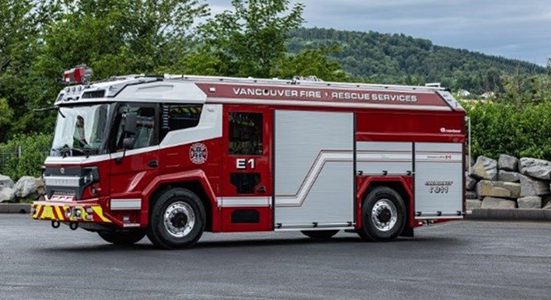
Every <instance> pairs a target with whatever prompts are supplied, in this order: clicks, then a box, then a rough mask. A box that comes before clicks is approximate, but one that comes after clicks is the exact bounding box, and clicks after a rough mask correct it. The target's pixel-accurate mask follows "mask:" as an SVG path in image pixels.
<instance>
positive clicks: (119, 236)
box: [98, 230, 145, 246]
mask: <svg viewBox="0 0 551 300" xmlns="http://www.w3.org/2000/svg"><path fill="white" fill-rule="evenodd" d="M98 235H99V236H100V237H101V238H102V239H103V240H104V241H106V242H108V243H111V244H115V245H123V246H129V245H133V244H135V243H137V242H139V241H140V240H141V239H143V237H144V236H145V231H144V230H132V231H99V232H98Z"/></svg>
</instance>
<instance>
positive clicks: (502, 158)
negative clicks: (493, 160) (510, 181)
mask: <svg viewBox="0 0 551 300" xmlns="http://www.w3.org/2000/svg"><path fill="white" fill-rule="evenodd" d="M497 167H498V168H499V169H500V170H505V171H517V170H518V158H516V157H514V156H511V155H507V154H501V155H499V158H498V160H497Z"/></svg>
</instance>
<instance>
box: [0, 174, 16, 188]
mask: <svg viewBox="0 0 551 300" xmlns="http://www.w3.org/2000/svg"><path fill="white" fill-rule="evenodd" d="M13 186H14V184H13V180H11V178H9V177H8V176H5V175H0V190H1V189H2V188H4V187H7V188H11V189H13Z"/></svg>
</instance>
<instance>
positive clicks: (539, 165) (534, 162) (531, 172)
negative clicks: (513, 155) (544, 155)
mask: <svg viewBox="0 0 551 300" xmlns="http://www.w3.org/2000/svg"><path fill="white" fill-rule="evenodd" d="M520 173H522V174H524V175H528V176H530V177H534V178H538V179H543V180H549V179H551V162H549V161H547V160H543V159H536V158H530V157H523V158H521V159H520Z"/></svg>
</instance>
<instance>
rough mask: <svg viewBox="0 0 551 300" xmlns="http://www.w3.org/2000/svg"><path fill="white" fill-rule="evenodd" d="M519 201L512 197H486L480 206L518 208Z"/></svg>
mask: <svg viewBox="0 0 551 300" xmlns="http://www.w3.org/2000/svg"><path fill="white" fill-rule="evenodd" d="M516 206H517V203H516V202H515V201H513V200H510V199H501V198H494V197H486V198H484V200H482V205H481V207H480V208H516Z"/></svg>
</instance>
